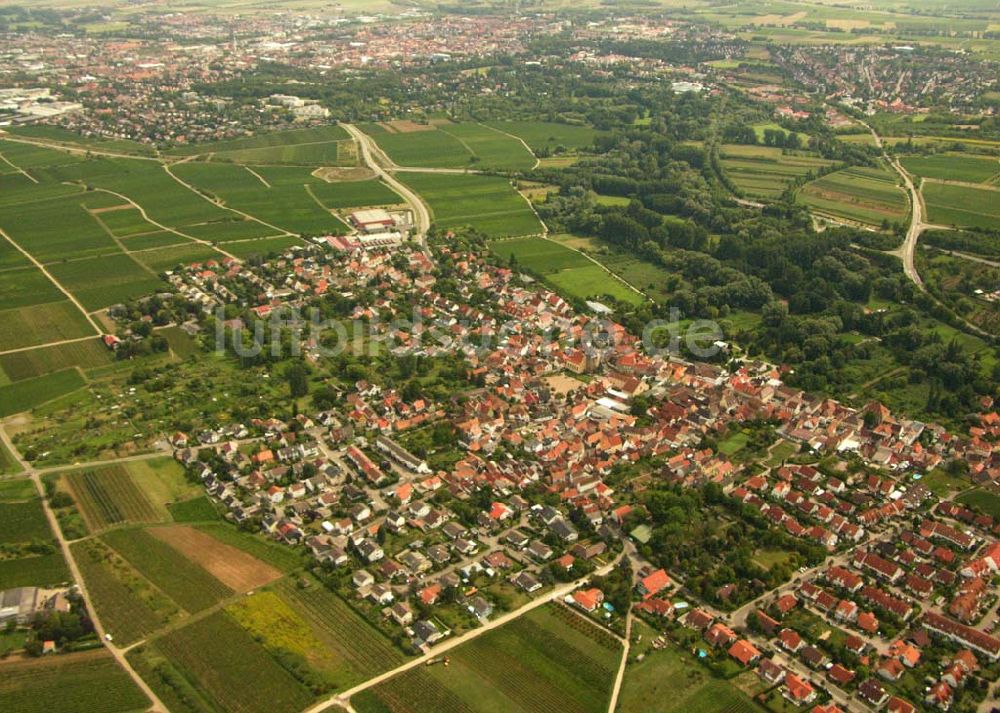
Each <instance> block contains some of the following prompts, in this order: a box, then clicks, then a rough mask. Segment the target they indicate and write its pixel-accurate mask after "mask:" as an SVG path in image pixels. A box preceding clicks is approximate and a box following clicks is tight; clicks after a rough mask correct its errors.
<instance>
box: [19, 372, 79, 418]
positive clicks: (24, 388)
mask: <svg viewBox="0 0 1000 713" xmlns="http://www.w3.org/2000/svg"><path fill="white" fill-rule="evenodd" d="M85 383H86V382H85V381H84V378H83V377H82V376H81V375H80V372H79V371H78V370H77V369H63V370H62V371H55V372H53V373H51V374H46V375H45V376H38V377H35V378H34V379H24V380H22V381H18V382H17V383H15V384H8V385H7V386H0V417H3V416H10V415H11V414H14V413H20V412H21V411H30V410H31V409H33V408H35V407H36V406H38V405H40V404H43V403H45V402H46V401H52V400H53V399H57V398H59V397H60V396H65V395H66V394H68V393H71V392H73V391H76V390H77V389H80V388H82V387H83V386H84V385H85Z"/></svg>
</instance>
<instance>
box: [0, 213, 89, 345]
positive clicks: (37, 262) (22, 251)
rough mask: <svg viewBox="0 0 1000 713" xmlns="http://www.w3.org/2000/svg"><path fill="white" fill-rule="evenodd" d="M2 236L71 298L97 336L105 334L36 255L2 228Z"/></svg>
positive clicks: (0, 232)
mask: <svg viewBox="0 0 1000 713" xmlns="http://www.w3.org/2000/svg"><path fill="white" fill-rule="evenodd" d="M0 236H3V237H4V238H5V239H6V240H7V242H9V243H10V244H11V245H13V246H14V247H15V248H17V250H18V251H19V252H20V253H21V254H22V255H24V256H25V257H26V258H28V259H29V260H30V261H31V263H32V264H33V265H34V266H35V267H37V268H38V269H39V270H41V271H42V274H43V275H45V276H46V277H47V278H49V281H50V282H52V284H53V285H55V286H56V287H57V288H59V291H60V292H62V293H63V294H64V295H66V297H67V298H69V301H70V302H72V303H73V305H74V306H75V307H76V308H77V309H78V310H80V311H81V312H82V313H83V316H84V317H86V318H87V321H88V322H89V323H90V326H91V327H93V328H94V331H95V332H97V336H100V335H102V334H104V330H103V329H101V327H100V326H99V325H98V324H97V322H95V321H94V320H93V318H92V317H91V316H90V312H88V311H87V310H85V309H84V308H83V305H82V304H80V302H79V300H77V299H76V297H74V296H73V293H71V292H70V291H69V290H67V289H66V288H65V287H63V286H62V283H60V282H59V280H57V279H56V278H55V277H53V276H52V273H50V272H49V271H48V270H46V269H45V265H43V264H42V263H40V262H39V261H38V260H36V259H35V256H34V255H32V254H31V253H29V252H28V251H27V250H25V249H24V248H22V247H21V246H20V245H18V244H17V242H16V241H15V240H14V238H12V237H10V236H9V235H8V234H7V232H6V231H5V230H4V229H3V228H0Z"/></svg>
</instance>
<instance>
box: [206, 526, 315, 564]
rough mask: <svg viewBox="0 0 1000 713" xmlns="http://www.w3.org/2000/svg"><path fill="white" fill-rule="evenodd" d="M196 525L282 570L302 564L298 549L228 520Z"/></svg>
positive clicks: (214, 536)
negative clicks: (245, 530) (239, 527)
mask: <svg viewBox="0 0 1000 713" xmlns="http://www.w3.org/2000/svg"><path fill="white" fill-rule="evenodd" d="M197 527H198V529H199V530H201V531H202V532H204V533H205V534H207V535H211V536H212V537H213V538H215V539H216V540H218V541H219V542H222V543H223V544H226V545H230V546H232V547H235V548H236V549H238V550H242V551H244V552H246V553H247V554H248V555H251V556H252V557H254V558H255V559H258V560H260V561H261V562H266V563H267V564H269V565H271V566H272V567H275V568H276V569H279V570H281V571H282V572H291V571H293V570H296V569H298V568H300V567H301V566H302V563H303V560H302V554H301V553H300V552H299V551H298V550H295V549H293V548H291V547H287V546H285V545H282V544H279V543H277V542H275V541H274V540H270V539H268V538H266V537H264V536H263V535H254V534H251V533H248V532H244V531H243V530H239V529H237V528H236V527H235V526H233V525H231V524H230V523H228V522H213V523H207V524H199V525H198V526H197Z"/></svg>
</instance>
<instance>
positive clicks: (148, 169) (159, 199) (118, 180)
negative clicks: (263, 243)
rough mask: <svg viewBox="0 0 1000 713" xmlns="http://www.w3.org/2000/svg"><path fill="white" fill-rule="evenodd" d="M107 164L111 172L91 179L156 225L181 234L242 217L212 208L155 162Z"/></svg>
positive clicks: (116, 160) (263, 231)
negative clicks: (142, 211)
mask: <svg viewBox="0 0 1000 713" xmlns="http://www.w3.org/2000/svg"><path fill="white" fill-rule="evenodd" d="M107 161H108V162H109V163H111V164H112V166H113V168H114V172H113V173H110V174H108V175H102V176H98V177H97V178H94V179H91V180H93V182H94V183H95V184H96V185H97V186H98V187H100V188H103V189H105V190H109V191H114V192H115V193H119V194H121V195H124V196H127V197H128V198H130V199H132V200H133V201H134V202H135V203H136V204H138V205H140V206H142V208H144V209H145V210H146V213H147V214H148V215H149V217H150V218H151V219H152V220H154V221H156V222H157V223H160V224H162V225H166V226H169V227H171V228H176V229H177V230H179V231H180V232H184V227H185V226H189V225H199V224H203V223H216V222H224V221H230V220H237V219H240V218H241V216H239V215H238V214H236V213H233V212H231V211H228V210H225V209H224V208H220V207H219V206H217V205H214V204H213V203H212V202H211V201H209V200H208V199H207V198H205V197H204V196H202V195H200V194H199V193H197V192H196V191H192V190H189V189H188V188H185V187H184V186H183V185H181V184H180V183H178V182H177V181H176V180H174V179H173V178H171V176H170V174H169V173H167V171H166V170H164V168H163V167H162V166H160V165H158V164H156V163H152V162H149V161H130V160H127V159H109V160H107ZM178 175H179V174H178ZM267 234H268V233H267V229H266V228H265V227H264V226H261V233H260V235H267Z"/></svg>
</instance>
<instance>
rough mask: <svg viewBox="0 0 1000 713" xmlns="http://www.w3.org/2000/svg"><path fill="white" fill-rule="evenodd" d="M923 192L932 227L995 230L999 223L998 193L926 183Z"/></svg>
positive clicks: (999, 193) (987, 189)
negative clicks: (938, 225)
mask: <svg viewBox="0 0 1000 713" xmlns="http://www.w3.org/2000/svg"><path fill="white" fill-rule="evenodd" d="M921 192H922V193H923V195H924V203H926V205H927V220H928V221H929V222H931V223H938V224H943V225H955V226H961V227H968V228H987V229H992V228H996V226H997V224H998V222H1000V191H998V190H991V189H989V188H969V187H967V186H956V185H951V184H943V183H925V184H924V185H923V187H922V188H921Z"/></svg>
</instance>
